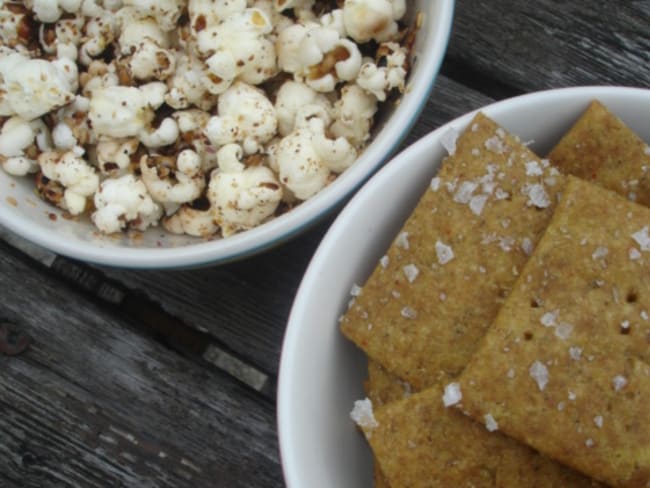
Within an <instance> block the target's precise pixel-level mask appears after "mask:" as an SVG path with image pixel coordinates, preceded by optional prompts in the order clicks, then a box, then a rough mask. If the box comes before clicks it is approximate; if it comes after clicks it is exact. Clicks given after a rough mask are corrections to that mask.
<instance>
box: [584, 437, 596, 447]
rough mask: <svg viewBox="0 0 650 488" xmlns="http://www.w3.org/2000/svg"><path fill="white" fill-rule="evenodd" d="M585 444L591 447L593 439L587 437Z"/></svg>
mask: <svg viewBox="0 0 650 488" xmlns="http://www.w3.org/2000/svg"><path fill="white" fill-rule="evenodd" d="M585 446H587V447H593V446H594V440H593V439H591V438H589V439H587V440H586V441H585Z"/></svg>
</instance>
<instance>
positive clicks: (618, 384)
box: [612, 374, 627, 391]
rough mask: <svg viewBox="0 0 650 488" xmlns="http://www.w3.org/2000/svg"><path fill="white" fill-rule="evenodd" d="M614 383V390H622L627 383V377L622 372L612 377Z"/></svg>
mask: <svg viewBox="0 0 650 488" xmlns="http://www.w3.org/2000/svg"><path fill="white" fill-rule="evenodd" d="M612 385H613V386H614V390H616V391H621V390H622V389H623V388H625V386H626V385H627V378H625V376H623V375H620V374H619V375H616V376H614V378H612Z"/></svg>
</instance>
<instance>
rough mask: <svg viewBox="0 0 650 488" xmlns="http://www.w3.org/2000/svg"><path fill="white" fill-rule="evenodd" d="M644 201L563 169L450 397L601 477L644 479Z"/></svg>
mask: <svg viewBox="0 0 650 488" xmlns="http://www.w3.org/2000/svg"><path fill="white" fill-rule="evenodd" d="M649 228H650V209H648V208H645V207H642V206H640V205H636V204H634V203H631V202H629V201H627V200H625V199H624V198H622V197H621V196H619V195H617V194H615V193H613V192H611V191H608V190H604V189H602V188H600V187H597V186H595V185H591V184H590V183H587V182H584V181H582V180H579V179H577V178H569V182H568V184H567V185H566V187H565V191H564V193H563V196H562V200H561V202H560V204H559V206H558V208H557V210H556V213H555V215H554V217H553V219H552V221H551V223H550V225H549V227H548V229H547V231H546V233H545V234H544V236H543V238H542V239H541V241H540V242H539V244H538V245H537V247H536V249H535V252H534V254H533V256H532V257H531V259H530V260H529V261H528V263H527V264H526V266H525V267H524V269H523V270H522V273H521V276H520V278H519V279H518V281H517V283H516V285H515V286H514V288H513V290H512V292H511V294H510V296H509V297H508V299H507V300H506V302H505V304H504V305H503V307H502V308H501V310H500V311H499V314H498V316H497V318H496V320H495V322H494V324H493V325H492V327H491V328H490V330H489V332H488V334H487V335H486V336H485V338H484V340H483V342H482V345H481V346H480V348H479V351H478V352H477V354H476V355H475V356H474V357H473V358H472V360H471V362H470V363H469V365H468V366H467V368H466V369H465V371H464V372H463V374H462V376H461V379H460V383H461V389H462V395H463V398H462V408H463V409H464V410H465V411H467V412H468V413H469V414H470V415H472V416H473V417H474V418H476V419H478V420H480V419H483V417H484V416H485V415H487V414H491V415H492V416H493V417H494V418H495V420H496V422H497V423H498V425H499V428H500V429H502V430H503V431H504V432H505V433H506V434H508V435H511V436H512V437H514V438H516V439H519V440H521V441H523V442H526V443H527V444H529V445H531V446H532V447H534V448H535V449H537V450H539V451H540V452H543V453H546V454H547V455H548V456H550V457H553V458H555V459H557V460H559V461H561V462H563V463H565V464H567V465H570V466H572V467H574V468H575V469H578V470H580V471H582V472H584V473H586V474H588V475H590V476H591V477H593V478H595V479H599V480H602V481H604V482H606V483H609V484H611V485H613V486H630V487H645V486H648V485H649V484H650V430H649V429H648V426H650V408H648V404H649V403H650V366H649V365H650V345H649V343H650V320H649V319H650V237H649V236H648V233H649Z"/></svg>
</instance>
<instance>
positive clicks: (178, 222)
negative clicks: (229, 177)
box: [163, 202, 219, 237]
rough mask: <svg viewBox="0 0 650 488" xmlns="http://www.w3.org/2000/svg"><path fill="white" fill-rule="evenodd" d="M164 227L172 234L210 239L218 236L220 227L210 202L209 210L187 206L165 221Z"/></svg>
mask: <svg viewBox="0 0 650 488" xmlns="http://www.w3.org/2000/svg"><path fill="white" fill-rule="evenodd" d="M163 226H164V227H165V229H166V230H167V231H169V232H171V233H172V234H187V235H190V236H195V237H209V236H211V235H213V234H216V233H217V231H218V230H219V226H218V225H217V224H216V222H215V221H214V215H213V212H212V209H211V207H210V205H209V202H208V208H207V209H206V210H203V209H201V208H194V207H193V206H192V204H185V205H183V206H181V208H180V209H178V211H177V212H176V213H174V214H173V215H171V216H169V217H167V218H165V219H164V220H163Z"/></svg>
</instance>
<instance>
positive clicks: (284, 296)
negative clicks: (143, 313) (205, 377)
mask: <svg viewBox="0 0 650 488" xmlns="http://www.w3.org/2000/svg"><path fill="white" fill-rule="evenodd" d="M490 101H492V100H491V99H490V98H488V97H486V96H483V95H481V94H480V93H478V92H476V91H473V90H469V89H467V88H466V87H464V86H462V85H460V84H458V83H455V82H453V81H452V80H449V79H446V78H444V77H441V79H440V80H439V82H438V84H437V85H436V87H435V89H434V92H433V93H432V96H431V97H430V98H429V100H428V102H427V105H426V107H425V109H424V111H423V115H422V116H421V117H420V119H419V121H418V123H417V124H416V125H415V127H414V129H413V131H411V133H410V134H409V136H408V137H407V138H406V140H405V142H404V144H403V145H402V147H405V145H406V144H409V143H411V142H413V141H414V140H416V139H417V138H419V137H421V136H423V135H424V134H426V133H427V132H429V131H430V130H432V129H434V128H436V127H438V126H439V125H440V124H442V123H443V122H445V121H447V120H449V119H451V118H454V117H456V116H458V115H461V114H463V113H465V112H467V111H469V110H472V109H474V108H477V107H480V106H482V105H484V104H486V103H489V102H490ZM331 220H332V219H331V218H328V219H326V220H325V221H324V222H322V223H320V224H319V225H318V226H317V227H315V228H314V229H312V230H311V231H309V232H308V233H306V234H305V235H303V236H300V237H298V238H296V239H294V240H292V241H291V242H288V243H286V244H284V245H282V246H280V247H278V248H276V249H273V250H271V251H269V252H267V253H265V254H263V255H259V256H255V257H253V258H250V259H247V260H245V261H241V262H237V263H230V264H227V265H225V266H220V267H213V268H205V269H197V270H187V271H125V270H116V269H111V268H99V269H101V271H102V272H103V273H104V274H105V275H106V276H108V277H109V278H110V279H112V280H115V281H116V282H118V283H120V284H121V285H123V286H124V287H125V288H126V289H129V290H132V292H133V293H142V294H144V295H145V296H146V297H147V298H148V299H150V300H152V301H153V302H155V303H157V304H159V305H160V307H161V308H162V309H163V310H165V311H166V312H167V313H168V314H170V315H172V316H174V317H176V318H178V319H180V321H182V322H183V323H185V324H188V325H190V326H192V327H195V328H197V329H199V330H202V331H206V332H209V333H210V334H212V335H213V336H215V337H217V338H218V340H219V341H220V342H222V343H224V344H226V345H227V346H228V347H229V348H230V349H232V350H233V351H235V353H236V354H237V355H239V356H240V357H242V358H243V359H244V360H245V361H247V362H250V363H251V364H253V365H255V366H256V367H258V368H260V369H261V370H263V371H265V372H267V373H269V374H271V375H275V374H276V373H277V368H278V362H279V355H280V348H281V342H282V336H283V334H284V326H285V323H286V320H287V318H288V315H289V311H290V308H291V304H292V302H293V297H294V295H295V291H296V290H297V287H298V286H299V284H300V280H301V277H302V275H303V273H304V270H305V268H306V267H307V265H308V263H309V260H310V258H311V256H312V255H313V253H314V251H315V250H316V247H317V246H318V243H319V241H320V239H321V237H322V236H323V234H324V233H325V231H326V230H327V227H328V226H329V225H330V223H331Z"/></svg>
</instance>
